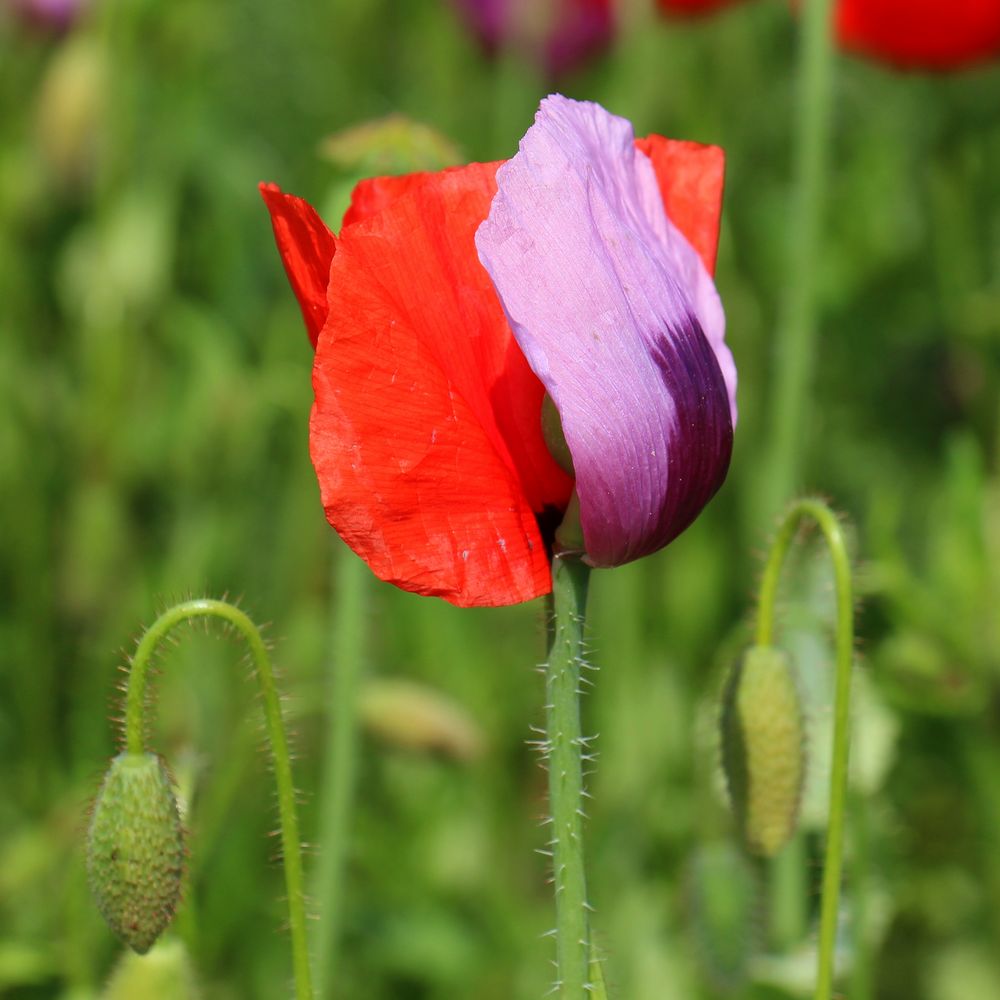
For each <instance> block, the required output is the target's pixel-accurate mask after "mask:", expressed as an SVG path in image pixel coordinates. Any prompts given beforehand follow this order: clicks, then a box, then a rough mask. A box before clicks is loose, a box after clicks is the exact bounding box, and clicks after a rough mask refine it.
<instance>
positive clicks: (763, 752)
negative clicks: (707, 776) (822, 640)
mask: <svg viewBox="0 0 1000 1000" xmlns="http://www.w3.org/2000/svg"><path fill="white" fill-rule="evenodd" d="M803 742H804V737H803V721H802V710H801V707H800V705H799V696H798V691H797V690H796V687H795V679H794V677H793V676H792V670H791V665H790V663H789V661H788V657H787V656H786V655H785V654H784V653H783V652H782V651H781V650H779V649H775V648H773V647H771V646H754V647H752V648H751V649H749V650H747V652H746V654H745V655H744V657H743V659H742V660H741V661H740V662H739V663H737V664H736V667H735V668H734V670H733V673H732V675H731V677H730V679H729V682H728V684H727V685H726V691H725V696H724V699H723V707H722V764H723V768H724V770H725V772H726V781H727V783H728V785H729V794H730V798H731V800H732V805H733V811H734V812H735V814H736V822H737V824H738V825H739V828H740V833H741V835H742V837H743V840H744V842H745V844H746V845H747V847H748V849H749V850H750V851H752V852H753V853H755V854H760V855H763V856H765V857H773V856H774V855H775V854H777V853H778V851H779V850H780V849H781V848H782V846H784V844H785V842H786V841H787V840H788V838H789V837H791V835H792V833H793V831H794V830H795V825H796V823H797V821H798V813H799V802H800V800H801V797H802V781H803V778H804V775H805V749H804V746H803Z"/></svg>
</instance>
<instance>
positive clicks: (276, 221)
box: [260, 184, 336, 347]
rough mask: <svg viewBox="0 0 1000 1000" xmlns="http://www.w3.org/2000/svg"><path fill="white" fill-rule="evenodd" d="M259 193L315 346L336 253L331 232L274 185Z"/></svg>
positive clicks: (297, 200)
mask: <svg viewBox="0 0 1000 1000" xmlns="http://www.w3.org/2000/svg"><path fill="white" fill-rule="evenodd" d="M260 193H261V197H262V198H263V199H264V204H265V205H267V210H268V211H269V212H270V213H271V226H272V227H273V229H274V241H275V243H277V244H278V252H279V253H280V254H281V261H282V263H283V264H284V265H285V273H286V274H287V275H288V281H289V283H290V284H291V286H292V291H294V292H295V297H296V298H297V299H298V300H299V306H300V307H301V309H302V318H303V319H304V320H305V322H306V330H307V331H308V333H309V339H310V340H311V341H312V345H313V347H315V346H316V340H317V338H318V337H319V332H320V330H322V329H323V324H324V323H325V322H326V315H327V311H328V307H327V302H326V289H327V285H328V284H329V280H330V262H331V261H332V260H333V255H334V251H335V250H336V242H335V240H334V237H333V233H331V232H330V230H329V229H328V228H327V226H326V223H325V222H324V221H323V220H322V219H321V218H320V217H319V215H318V214H317V212H316V210H315V209H314V208H313V207H312V206H311V205H310V204H309V203H308V202H305V201H303V200H302V199H301V198H296V197H295V195H291V194H285V193H284V192H283V191H282V190H281V189H280V188H279V187H278V185H277V184H261V185H260Z"/></svg>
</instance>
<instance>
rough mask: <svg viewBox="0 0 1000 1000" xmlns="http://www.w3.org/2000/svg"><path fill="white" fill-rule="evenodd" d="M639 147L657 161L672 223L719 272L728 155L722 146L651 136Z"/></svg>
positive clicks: (711, 269)
mask: <svg viewBox="0 0 1000 1000" xmlns="http://www.w3.org/2000/svg"><path fill="white" fill-rule="evenodd" d="M635 145H636V148H637V149H638V150H639V151H640V152H642V153H645V154H646V156H648V157H649V158H650V160H652V162H653V170H654V171H655V173H656V180H657V182H658V183H659V185H660V197H661V198H663V207H664V209H665V210H666V213H667V216H668V218H669V219H670V221H671V222H673V224H674V225H675V226H676V227H677V228H678V229H679V230H680V231H681V232H682V233H683V234H684V235H685V236H686V237H687V240H688V242H689V243H690V244H691V245H692V246H693V247H694V248H695V250H696V251H697V252H698V256H699V257H701V259H702V262H703V263H704V265H705V267H706V268H707V269H708V273H709V274H713V275H714V274H715V259H716V255H717V253H718V249H719V222H720V219H721V217H722V190H723V186H724V183H725V174H726V154H725V153H724V152H723V150H722V149H721V148H720V147H718V146H703V145H701V144H700V143H697V142H681V141H679V140H676V139H665V138H664V137H663V136H662V135H648V136H646V137H645V138H644V139H636V141H635Z"/></svg>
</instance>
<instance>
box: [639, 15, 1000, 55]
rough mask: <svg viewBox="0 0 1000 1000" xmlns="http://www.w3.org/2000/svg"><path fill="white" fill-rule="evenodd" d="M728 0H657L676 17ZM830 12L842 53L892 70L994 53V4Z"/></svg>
mask: <svg viewBox="0 0 1000 1000" xmlns="http://www.w3.org/2000/svg"><path fill="white" fill-rule="evenodd" d="M730 2H732V0H657V3H658V5H659V7H660V10H662V11H663V12H664V13H666V14H682V15H683V14H708V13H710V12H712V11H714V10H716V9H717V8H719V7H722V6H724V5H726V4H727V3H730ZM799 2H804V3H808V2H809V0H799ZM834 8H835V14H834V17H835V19H836V32H837V39H838V41H839V43H840V45H841V46H842V47H843V48H844V49H847V50H849V51H851V52H857V53H859V54H861V55H865V56H870V57H872V58H875V59H880V60H883V61H885V62H889V63H892V64H893V65H895V66H899V67H903V68H906V69H928V70H952V69H960V68H962V67H964V66H967V65H971V64H974V63H977V62H981V61H983V60H986V59H990V58H994V57H996V56H998V55H1000V0H835V2H834Z"/></svg>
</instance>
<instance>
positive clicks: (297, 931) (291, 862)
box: [125, 599, 313, 1000]
mask: <svg viewBox="0 0 1000 1000" xmlns="http://www.w3.org/2000/svg"><path fill="white" fill-rule="evenodd" d="M195 618H217V619H220V620H222V621H224V622H225V623H226V624H227V625H230V626H232V627H233V628H235V629H236V631H238V632H239V633H240V635H242V636H243V638H244V639H245V640H246V643H247V646H248V647H249V649H250V655H251V657H252V659H253V663H254V667H255V670H254V672H255V673H256V675H257V680H258V682H259V684H260V691H261V696H262V698H263V702H264V718H265V722H266V724H267V732H268V739H269V741H270V744H271V756H272V758H273V761H274V776H275V781H276V782H277V786H278V815H279V818H280V823H281V848H282V857H283V858H284V868H285V888H286V891H287V893H288V922H289V927H290V930H291V937H292V964H293V968H294V972H295V995H296V998H297V1000H312V996H313V993H312V983H311V976H310V972H309V949H308V944H307V941H306V914H305V902H304V890H303V876H302V848H301V844H300V839H299V821H298V817H297V815H296V812H295V787H294V785H293V784H292V764H291V758H290V756H289V753H288V741H287V739H286V738H285V727H284V722H283V720H282V716H281V703H280V701H279V699H278V691H277V687H276V686H275V683H274V671H273V670H272V668H271V660H270V657H269V656H268V655H267V648H266V647H265V645H264V640H263V638H262V637H261V634H260V631H259V629H258V628H257V626H256V625H254V623H253V622H252V621H251V620H250V619H249V618H248V617H247V616H246V615H245V614H244V613H243V612H242V611H241V610H240V609H239V608H237V607H234V606H233V605H232V604H227V603H226V602H224V601H214V600H209V599H201V600H194V601H184V602H183V603H181V604H177V605H174V607H172V608H170V609H169V610H168V611H165V612H164V613H163V614H162V615H160V617H159V618H157V619H156V621H155V622H153V624H152V625H151V626H150V627H149V628H148V629H147V631H146V633H145V635H143V637H142V639H141V640H140V642H139V646H138V648H137V649H136V651H135V656H133V657H132V663H131V667H130V669H129V677H128V690H127V692H126V696H125V747H126V749H127V750H128V752H129V753H134V754H141V753H143V752H144V751H145V749H146V747H145V742H146V739H145V737H146V729H145V704H146V677H147V674H148V672H149V664H150V661H151V659H152V656H153V653H154V652H155V651H156V649H157V647H158V646H159V645H160V643H161V642H163V641H164V639H166V637H167V635H168V634H169V633H170V632H171V631H172V630H173V629H174V628H175V627H176V626H178V625H181V624H183V623H184V622H188V621H191V620H192V619H195Z"/></svg>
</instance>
